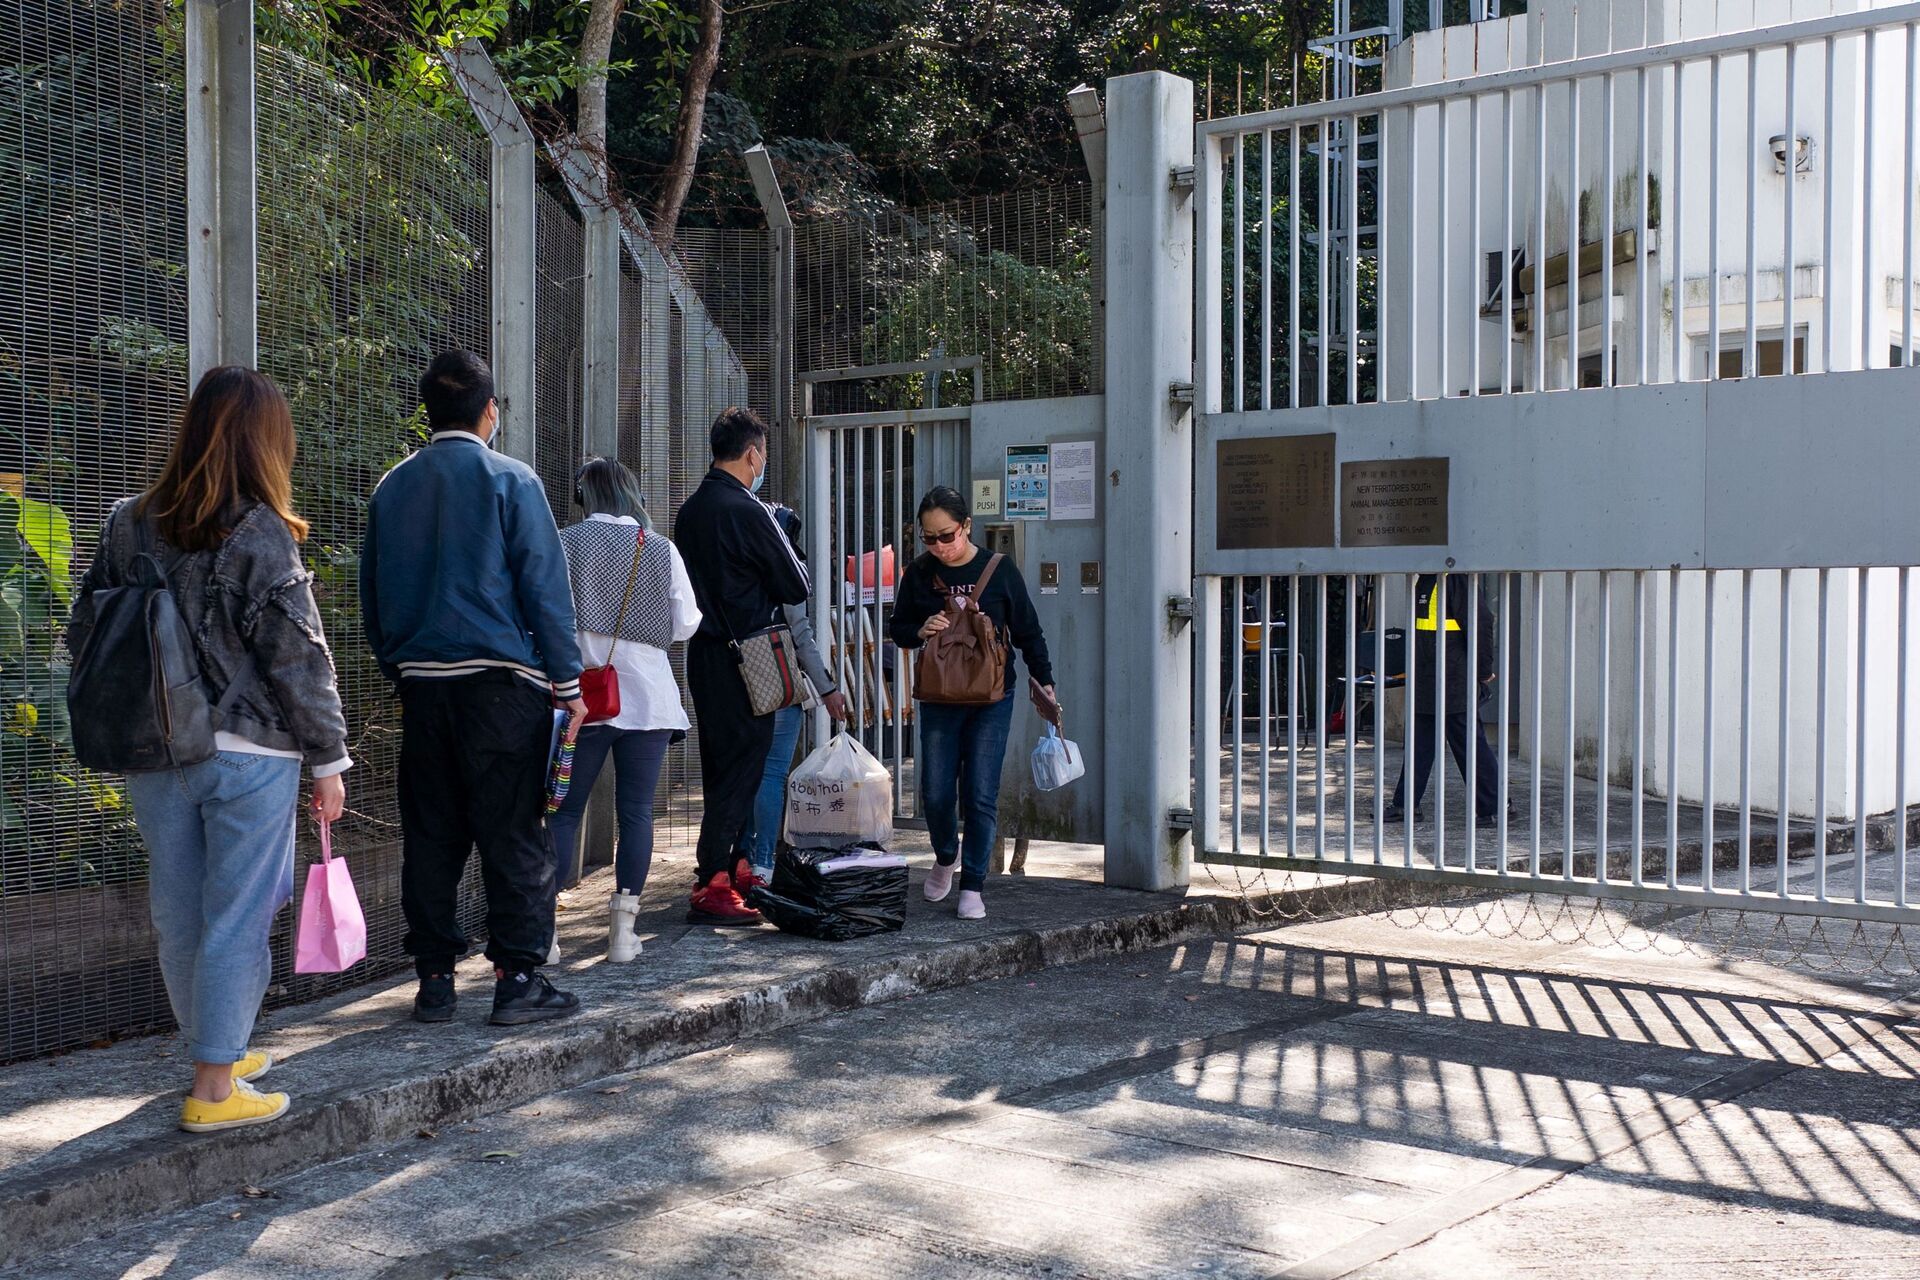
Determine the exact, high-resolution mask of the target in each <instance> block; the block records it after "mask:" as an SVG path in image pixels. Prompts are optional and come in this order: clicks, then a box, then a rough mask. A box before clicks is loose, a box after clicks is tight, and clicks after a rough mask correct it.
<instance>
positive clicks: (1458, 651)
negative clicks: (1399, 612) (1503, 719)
mask: <svg viewBox="0 0 1920 1280" xmlns="http://www.w3.org/2000/svg"><path fill="white" fill-rule="evenodd" d="M1472 615H1473V611H1472V609H1471V602H1470V600H1469V592H1468V582H1467V578H1466V576H1465V575H1463V574H1450V575H1448V577H1447V582H1446V587H1445V589H1444V590H1442V589H1439V578H1438V577H1436V576H1435V575H1434V574H1431V573H1423V574H1421V575H1420V577H1419V580H1418V581H1417V582H1415V583H1414V614H1413V635H1414V642H1413V646H1412V652H1413V665H1414V672H1413V684H1414V691H1413V692H1414V700H1415V702H1416V703H1417V704H1418V705H1417V706H1415V707H1414V709H1413V713H1414V714H1413V807H1414V809H1415V810H1416V813H1415V815H1414V816H1415V818H1416V819H1418V818H1419V817H1420V816H1421V815H1420V814H1419V813H1418V812H1417V810H1418V809H1419V807H1420V802H1421V801H1422V800H1423V799H1425V797H1426V794H1427V780H1428V779H1429V778H1430V777H1431V776H1432V775H1433V761H1434V757H1435V756H1436V755H1437V754H1438V753H1439V745H1440V744H1439V736H1440V735H1439V717H1438V715H1437V714H1436V708H1437V705H1438V702H1439V699H1437V698H1436V697H1435V696H1434V690H1435V687H1436V686H1437V685H1438V684H1439V679H1440V675H1439V662H1438V657H1437V655H1438V650H1439V642H1440V639H1441V637H1443V636H1444V637H1445V641H1446V646H1447V674H1446V680H1447V699H1446V705H1447V724H1446V730H1447V747H1448V749H1449V750H1450V751H1452V752H1453V760H1454V763H1455V764H1457V765H1459V766H1460V776H1461V777H1463V778H1464V777H1466V774H1467V744H1468V738H1469V736H1471V738H1472V741H1473V750H1474V752H1475V753H1476V755H1477V757H1478V759H1477V763H1476V764H1475V769H1474V784H1475V786H1474V789H1475V790H1476V791H1478V792H1479V795H1478V796H1477V797H1476V798H1475V804H1474V817H1475V820H1476V821H1477V822H1478V823H1479V824H1480V825H1481V826H1492V825H1493V823H1494V819H1495V817H1496V815H1497V814H1498V812H1499V808H1500V778H1499V772H1498V770H1499V763H1498V761H1497V760H1496V759H1495V758H1494V754H1493V748H1492V747H1491V746H1489V745H1488V743H1487V730H1486V726H1485V725H1483V724H1481V723H1480V702H1481V700H1482V698H1484V697H1485V695H1486V689H1487V682H1488V681H1490V680H1492V679H1493V673H1494V669H1493V664H1494V631H1493V610H1491V609H1489V608H1488V607H1487V601H1486V596H1485V595H1484V594H1482V596H1481V598H1480V608H1479V612H1478V615H1477V616H1474V617H1473V622H1472V625H1473V626H1474V627H1475V628H1476V629H1477V630H1478V631H1479V633H1480V638H1479V653H1478V654H1477V655H1476V657H1477V658H1478V659H1479V670H1478V671H1473V672H1469V671H1468V670H1467V633H1466V632H1465V631H1464V630H1463V629H1462V627H1463V624H1465V623H1466V620H1467V619H1468V618H1469V616H1472ZM1442 785H1445V784H1444V783H1443V784H1442ZM1406 805H1407V770H1406V766H1405V764H1404V763H1403V764H1402V765H1401V768H1400V781H1399V782H1398V783H1397V784H1396V785H1395V787H1394V790H1393V803H1392V804H1390V805H1389V806H1388V807H1387V812H1386V818H1387V821H1388V822H1401V821H1404V820H1405V816H1406Z"/></svg>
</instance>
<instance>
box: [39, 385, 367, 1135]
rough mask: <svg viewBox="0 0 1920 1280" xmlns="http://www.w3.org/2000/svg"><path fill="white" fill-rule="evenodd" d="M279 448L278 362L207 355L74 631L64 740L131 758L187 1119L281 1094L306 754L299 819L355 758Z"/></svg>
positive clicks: (327, 816)
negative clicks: (307, 798)
mask: <svg viewBox="0 0 1920 1280" xmlns="http://www.w3.org/2000/svg"><path fill="white" fill-rule="evenodd" d="M294 449H295V440H294V432H293V416H292V414H291V412H290V411H289V410H288V408H287V401H286V397H285V396H283V395H281V394H280V389H279V388H278V387H276V386H274V385H273V383H272V381H271V380H269V379H268V378H266V377H265V376H264V375H262V374H260V373H256V372H255V371H253V370H251V369H242V368H235V367H227V368H217V369H210V370H208V371H207V373H206V375H205V376H204V377H202V378H201V379H200V385H199V386H198V387H197V388H195V389H194V393H193V398H192V399H191V400H190V401H189V402H188V403H187V411H186V414H185V416H184V417H183V419H182V421H181V425H180V433H179V435H178V436H177V437H176V438H175V440H174V443H173V450H172V452H171V453H170V454H169V456H168V458H167V462H166V466H165V468H164V469H163V470H162V471H161V473H160V478H159V479H158V480H156V481H155V482H154V484H153V487H152V488H150V489H148V490H147V491H146V492H145V493H143V494H140V495H138V496H136V497H132V498H124V499H122V500H121V501H120V502H119V503H117V504H116V505H115V506H114V509H113V513H112V515H110V516H109V517H108V518H107V524H106V528H105V529H104V530H103V531H102V532H101V535H100V542H99V546H98V548H97V550H96V551H95V553H94V557H93V563H92V565H91V566H90V567H89V568H88V570H87V572H86V576H85V577H84V578H83V579H82V581H81V584H80V591H79V594H78V596H77V597H76V599H75V602H74V606H73V616H72V618H71V620H70V623H69V627H68V632H67V645H68V648H69V650H70V652H71V653H72V654H73V658H74V667H73V672H74V673H73V678H72V680H71V682H70V683H69V686H68V705H69V708H70V709H71V711H72V713H73V720H74V741H75V748H76V751H77V753H78V754H79V756H80V758H81V761H82V762H83V763H86V764H89V765H92V766H94V767H96V768H106V769H111V770H118V771H124V772H125V773H126V774H127V794H128V797H129V798H130V799H131V800H132V802H133V813H134V820H135V821H136V822H137V823H138V824H139V827H140V834H141V836H142V838H143V839H144V840H145V841H146V845H147V858H148V894H149V898H150V901H151V904H152V912H153V924H154V929H155V931H156V932H157V934H158V935H159V951H160V969H161V973H162V975H163V976H164V977H165V979H166V984H167V996H168V999H169V1000H170V1001H171V1002H172V1004H173V1012H174V1017H175V1018H176V1020H178V1022H179V1024H180V1030H181V1033H182V1034H183V1035H184V1036H185V1037H186V1040H187V1049H188V1052H189V1055H190V1056H191V1057H192V1059H193V1088H192V1090H191V1092H189V1093H188V1095H187V1098H186V1101H185V1102H184V1103H183V1104H182V1105H181V1110H180V1127H181V1128H183V1129H187V1130H189V1131H192V1132H196V1133H200V1132H207V1131H210V1130H215V1129H232V1128H237V1127H239V1126H241V1125H251V1124H263V1123H265V1122H267V1121H269V1120H273V1119H276V1118H278V1117H279V1116H280V1115H282V1114H284V1113H285V1111H286V1109H287V1095H286V1094H284V1093H268V1094H263V1093H259V1092H257V1091H255V1090H254V1088H253V1087H252V1086H251V1085H250V1084H249V1083H248V1081H251V1080H255V1079H258V1078H259V1077H260V1076H261V1075H263V1074H265V1072H266V1071H267V1069H268V1068H269V1067H271V1066H272V1065H273V1057H272V1055H270V1054H267V1053H265V1052H262V1051H260V1050H249V1049H248V1048H247V1041H248V1040H249V1039H250V1038H251V1036H252V1034H253V1023H254V1018H255V1016H256V1015H257V1014H258V1013H259V1011H260V1000H261V997H262V996H264V995H265V994H266V989H267V982H268V979H269V977H270V976H271V973H272V968H273V955H272V951H271V949H270V948H269V945H268V937H269V932H270V930H271V928H272V924H273V917H274V915H275V913H276V912H278V911H279V910H280V908H281V907H282V906H284V905H285V904H286V902H287V901H288V900H289V899H290V898H291V897H292V896H293V841H294V821H295V814H296V811H297V808H298V805H299V798H300V768H301V765H302V764H305V765H306V766H307V768H308V770H309V771H310V773H311V774H312V776H313V799H312V806H311V807H312V812H313V816H314V817H315V818H316V819H317V820H318V821H321V822H332V821H333V820H335V819H336V818H338V817H339V816H340V813H341V810H342V809H343V807H344V806H345V804H346V794H347V793H346V786H345V783H344V781H343V779H342V778H341V775H342V774H343V773H345V772H346V770H347V769H348V768H349V767H350V765H351V763H352V762H351V760H350V759H349V758H348V755H347V743H346V736H347V733H346V721H345V718H344V717H343V716H342V715H341V711H340V694H339V692H338V690H337V689H336V687H335V683H334V671H333V657H332V654H331V653H330V652H329V651H328V649H327V641H326V636H325V635H324V634H323V632H322V630H321V624H320V611H319V608H318V607H317V606H316V605H315V604H314V599H313V588H312V582H313V575H312V574H310V573H309V572H308V571H307V568H306V566H305V564H303V563H302V562H301V558H300V546H299V544H300V543H301V542H302V541H303V540H304V539H305V538H306V536H307V522H306V521H304V520H302V519H301V518H300V517H299V516H297V515H295V514H294V512H293V478H292V472H293V457H294ZM162 650H165V651H166V652H165V653H162V652H161V651H162ZM163 657H164V658H166V661H165V662H164V663H162V662H161V659H162V658H163ZM156 664H159V665H160V667H161V670H160V671H156V670H155V669H154V668H155V666H156ZM156 675H163V676H164V679H158V680H156V679H155V678H154V677H155V676H156Z"/></svg>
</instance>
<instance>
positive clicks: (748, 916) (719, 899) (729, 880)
mask: <svg viewBox="0 0 1920 1280" xmlns="http://www.w3.org/2000/svg"><path fill="white" fill-rule="evenodd" d="M687 923H688V924H711V925H719V926H720V927H722V928H744V929H751V928H753V927H754V926H755V925H758V924H760V923H761V920H760V913H759V912H758V911H755V910H754V909H753V908H752V907H750V906H748V905H747V904H746V903H744V902H742V901H741V900H740V894H739V892H738V891H737V890H736V889H734V887H733V877H731V876H729V875H728V874H727V873H726V872H724V871H716V872H714V873H713V879H711V880H709V881H707V883H706V884H704V885H702V886H701V887H700V888H699V889H696V890H694V894H693V898H692V900H691V901H690V902H689V904H688V907H687Z"/></svg>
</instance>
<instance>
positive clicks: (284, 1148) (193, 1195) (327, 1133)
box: [0, 880, 1457, 1267]
mask: <svg viewBox="0 0 1920 1280" xmlns="http://www.w3.org/2000/svg"><path fill="white" fill-rule="evenodd" d="M1383 891H1385V892H1387V893H1388V897H1389V901H1388V903H1387V905H1392V904H1393V903H1394V902H1398V901H1406V902H1412V901H1416V900H1420V899H1423V898H1426V897H1430V896H1439V895H1438V894H1437V893H1436V892H1435V891H1434V890H1433V889H1431V888H1430V887H1425V886H1417V885H1395V886H1391V887H1390V888H1389V886H1385V885H1383V884H1381V883H1379V882H1374V881H1364V880H1341V881H1333V882H1330V883H1324V884H1318V885H1313V886H1309V887H1304V888H1297V889H1287V890H1283V891H1279V892H1273V893H1264V894H1253V895H1249V896H1246V897H1202V898H1195V899H1191V900H1183V901H1181V902H1178V903H1170V904H1168V905H1165V906H1160V907H1155V908H1150V909H1147V910H1143V911H1138V912H1128V913H1124V914H1117V915H1108V916H1104V917H1099V918H1095V919H1090V920H1083V921H1080V922H1077V923H1073V924H1065V925H1059V926H1051V927H1041V928H1035V929H1029V930H1025V931H1021V932H1016V933H1009V934H1001V935H997V936H993V937H989V938H984V939H981V940H978V941H970V942H956V943H943V944H939V945H936V946H933V947H931V948H929V949H928V950H926V951H923V952H916V953H911V954H906V955H895V956H890V957H884V958H880V959H875V960H870V961H866V962H862V963H856V964H850V965H845V966H839V967H829V968H825V969H819V970H815V971H813V972H811V973H807V974H804V975H800V976H797V977H795V978H792V979H788V980H784V981H780V982H777V983H773V984H770V985H765V986H761V987H757V988H754V989H751V990H747V991H741V992H736V993H733V994H730V995H727V996H724V997H721V998H719V999H715V1000H711V1001H708V1002H706V1003H703V1004H699V1005H695V1006H692V1007H687V1008H681V1009H674V1010H667V1011H650V1012H648V1013H645V1014H636V1015H633V1016H620V1015H618V1014H610V1015H602V1016H599V1017H593V1016H592V1015H589V1016H587V1017H582V1018H579V1019H575V1020H570V1021H568V1022H562V1023H556V1024H552V1025H551V1027H549V1028H543V1029H542V1030H541V1033H540V1034H536V1035H528V1036H526V1037H524V1038H523V1039H519V1040H516V1041H514V1042H513V1043H511V1044H507V1045H503V1046H502V1047H501V1048H500V1049H499V1050H498V1051H496V1052H494V1053H492V1054H491V1055H489V1056H488V1057H486V1058H485V1059H482V1060H479V1061H473V1062H467V1063H463V1064H460V1065H457V1066H455V1067H453V1068H452V1069H448V1070H435V1071H433V1072H431V1073H430V1074H423V1075H419V1076H413V1077H407V1078H402V1079H399V1080H393V1081H389V1082H386V1083H379V1084H372V1085H369V1086H368V1087H365V1088H360V1089H340V1090H336V1091H334V1092H332V1093H330V1094H321V1095H312V1096H308V1097H303V1098H302V1100H301V1104H302V1105H301V1106H300V1108H299V1109H298V1110H297V1111H296V1112H294V1113H293V1114H292V1115H290V1116H288V1117H287V1118H286V1119H284V1120H281V1121H278V1122H276V1123H274V1124H272V1125H268V1126H264V1127H261V1128H251V1129H240V1130H232V1131H228V1132H225V1133H216V1134H207V1135H203V1136H197V1137H195V1136H188V1135H183V1134H171V1133H170V1134H167V1135H166V1136H164V1137H156V1138H152V1139H148V1140H144V1141H137V1142H135V1143H133V1144H130V1145H129V1146H128V1147H126V1148H124V1149H122V1150H121V1151H120V1152H118V1153H117V1158H113V1159H107V1160H96V1161H92V1162H89V1163H88V1164H86V1165H84V1166H81V1167H79V1168H69V1169H61V1170H56V1171H52V1172H49V1173H46V1174H42V1175H39V1176H29V1177H24V1178H20V1179H15V1180H9V1182H10V1183H11V1185H8V1184H7V1183H0V1267H7V1266H13V1265H16V1264H18V1263H20V1262H23V1261H25V1260H26V1259H28V1258H29V1257H31V1256H35V1255H37V1254H40V1253H43V1252H45V1251H47V1250H49V1249H57V1248H60V1247H62V1246H64V1245H67V1244H72V1243H75V1242H77V1241H80V1240H83V1239H88V1238H91V1237H95V1236H100V1235H105V1234H108V1233H110V1232H112V1231H114V1230H116V1229H118V1228H119V1227H121V1226H124V1225H127V1224H129V1223H132V1222H135V1221H138V1220H140V1219H142V1218H146V1217H149V1216H152V1215H154V1214H159V1213H164V1212H168V1211H171V1210H175V1209H181V1208H187V1207H190V1206H192V1205H196V1204H202V1203H205V1202H207V1201H209V1200H212V1199H215V1198H217V1197H220V1196H223V1195H228V1194H231V1193H232V1192H233V1191H234V1189H235V1188H237V1187H240V1186H242V1185H246V1184H249V1183H253V1184H260V1183H264V1182H266V1181H268V1180H269V1179H272V1178H276V1177H280V1176H284V1175H286V1174H288V1173H291V1172H295V1171H297V1170H300V1169H303V1168H306V1167H310V1166H312V1165H316V1164H321V1163H325V1162H327V1161H330V1160H336V1159H339V1158H341V1157H344V1156H348V1155H351V1154H353V1153H355V1152H357V1151H361V1150H364V1149H366V1148H368V1147H372V1146H378V1145H383V1144H387V1143H392V1142H397V1141H402V1140H405V1139H407V1138H409V1137H411V1136H413V1135H414V1134H415V1133H416V1132H417V1131H418V1130H420V1129H422V1128H431V1127H434V1126H438V1125H444V1124H448V1123H456V1122H459V1121H462V1120H467V1119H471V1118H473V1117H476V1116H481V1115H485V1114H489V1113H491V1112H495V1111H500V1110H503V1109H505V1108H507V1107H511V1106H514V1105H517V1104H519V1103H522V1102H525V1101H527V1100H529V1099H532V1098H537V1097H540V1096H542V1095H544V1094H547V1093H551V1092H553V1091H555V1090H558V1089H564V1088H568V1087H571V1086H575V1085H579V1084H583V1083H586V1082H587V1081H590V1080H594V1079H598V1078H600V1077H602V1076H606V1075H611V1074H614V1073H616V1072H621V1071H630V1070H634V1069H636V1068H639V1067H643V1066H648V1065H651V1064H653V1063H657V1062H661V1061H664V1060H667V1059H670V1058H674V1057H680V1056H685V1055H687V1054H690V1053H696V1052H700V1051H702V1050H705V1049H710V1048H716V1047H719V1046H721V1045H725V1044H728V1043H731V1042H733V1041H736V1040H740V1039H744V1038H749V1037H753V1036H760V1035H766V1034H769V1033H771V1032H774V1031H778V1030H780V1029H782V1028H785V1027H789V1026H793V1025H796V1024H799V1023H803V1022H808V1021H812V1020H814V1019H818V1018H823V1017H827V1016H829V1015H832V1014H835V1013H841V1012H845V1011H847V1010H850V1009H857V1008H863V1007H867V1006H871V1005H880V1004H885V1003H888V1002H890V1001H894V1000H898V999H902V998H905V997H909V996H913V995H917V994H921V993H925V992H932V991H938V990H942V989H947V988H952V987H959V986H965V985H967V984H969V983H974V982H982V981H987V980H990V979H995V978H1006V977H1014V976H1017V975H1020V974H1026V973H1033V972H1036V971H1038V970H1041V969H1046V968H1051V967H1054V966H1057V965H1067V964H1073V963H1076V962H1079V961H1083V960H1089V959H1093V958H1096V957H1100V956H1107V955H1118V954H1124V953H1127V952H1134V951H1146V950H1151V949H1152V948H1155V947H1162V946H1167V945H1170V944H1174V943H1178V942H1182V941H1187V940H1191V939H1195V938H1202V937H1209V936H1217V935H1220V934H1227V933H1236V932H1247V931H1250V930H1255V929H1262V928H1271V927H1273V926H1274V925H1275V923H1276V921H1277V920H1278V919H1282V918H1297V917H1299V916H1301V915H1303V914H1308V913H1312V914H1332V913H1339V912H1346V911H1355V910H1377V909H1380V907H1381V906H1382V905H1383V900H1382V897H1381V895H1382V893H1383ZM1452 892H1457V891H1452Z"/></svg>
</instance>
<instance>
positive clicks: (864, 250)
mask: <svg viewBox="0 0 1920 1280" xmlns="http://www.w3.org/2000/svg"><path fill="white" fill-rule="evenodd" d="M1096 215H1097V211H1096V206H1095V201H1094V195H1093V189H1092V187H1091V186H1089V185H1086V184H1084V183H1082V184H1076V185H1071V186H1060V187H1042V188H1032V189H1029V190H1025V191H1017V192H1012V193H1009V194H1006V195H997V196H977V197H971V198H968V199H964V200H956V201H951V202H949V203H946V204H940V205H935V206H932V207H929V208H925V209H916V210H888V211H885V212H882V213H879V214H873V215H862V216H855V217H846V218H835V219H829V220H822V221H817V222H808V223H802V224H800V225H799V226H797V227H796V228H795V231H794V246H795V247H794V256H795V264H794V277H795V284H794V289H795V297H794V334H795V339H794V340H795V356H794V359H795V364H796V367H797V368H798V370H799V371H801V372H808V371H817V370H824V369H843V368H850V367H855V366H867V365H884V364H900V363H906V362H910V361H917V360H925V359H928V358H930V357H934V356H944V357H949V358H951V357H959V356H979V357H981V358H982V359H983V360H984V361H985V395H986V398H987V399H989V400H1019V399H1040V398H1045V397H1051V396H1070V395H1083V394H1088V393H1091V392H1097V391H1099V390H1100V389H1101V386H1102V370H1101V368H1100V351H1101V335H1102V332H1103V330H1102V314H1101V282H1100V279H1099V262H1100V258H1101V247H1100V227H1099V220H1098V217H1097V216H1096ZM936 394H937V396H938V400H939V403H942V404H948V405H953V404H964V403H967V402H968V401H969V400H971V399H972V396H973V388H972V383H971V380H970V378H967V377H957V376H953V375H946V376H942V377H940V378H939V379H938V381H937V385H928V384H927V383H926V379H925V376H924V375H922V376H916V377H911V378H898V377H893V378H881V379H872V380H864V381H845V382H836V383H830V384H826V385H823V386H822V387H820V388H819V389H817V390H816V391H815V393H814V412H815V413H853V412H862V411H866V410H877V409H897V408H907V407H915V406H919V405H923V404H927V403H931V402H932V401H933V398H934V396H935V395H936Z"/></svg>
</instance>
